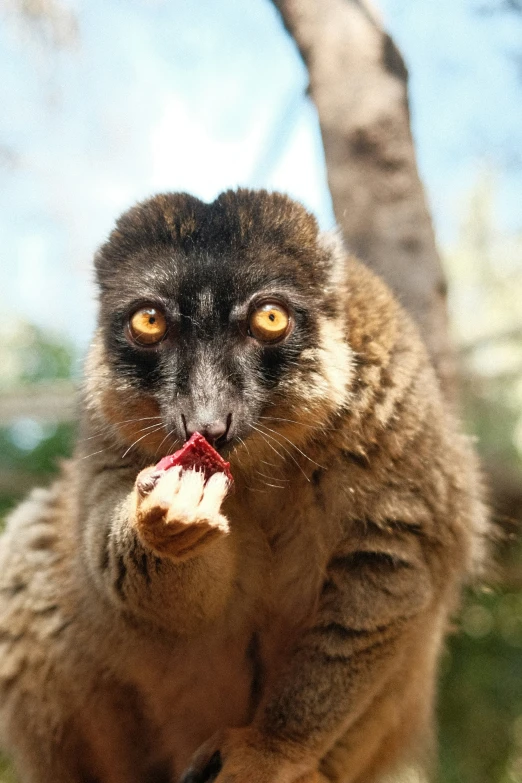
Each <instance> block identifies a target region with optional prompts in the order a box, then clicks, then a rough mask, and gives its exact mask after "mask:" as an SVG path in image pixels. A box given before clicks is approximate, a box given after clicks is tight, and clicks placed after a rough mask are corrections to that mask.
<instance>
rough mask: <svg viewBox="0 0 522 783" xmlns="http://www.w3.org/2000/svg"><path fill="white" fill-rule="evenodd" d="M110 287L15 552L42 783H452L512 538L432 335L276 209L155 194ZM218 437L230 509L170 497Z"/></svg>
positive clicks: (16, 681)
mask: <svg viewBox="0 0 522 783" xmlns="http://www.w3.org/2000/svg"><path fill="white" fill-rule="evenodd" d="M95 266H96V274H97V281H98V285H99V292H100V300H99V305H100V310H99V323H98V328H97V330H96V334H95V337H94V340H93V342H92V345H91V348H90V352H89V356H88V359H87V363H86V370H85V381H84V385H83V388H82V393H81V426H80V436H79V440H78V445H77V447H76V451H75V453H74V456H73V458H72V459H71V460H70V461H69V462H68V463H66V464H65V465H64V467H63V470H62V474H61V477H60V478H59V479H58V480H57V482H56V483H55V484H54V485H53V486H52V487H51V488H50V489H49V490H45V491H44V490H37V491H35V492H33V493H32V495H31V496H30V497H29V499H28V500H27V501H26V502H25V503H23V504H22V505H21V506H20V507H19V508H18V509H17V510H15V511H14V513H13V514H12V515H11V517H10V519H9V520H8V524H7V529H6V532H5V533H4V535H3V537H2V539H1V545H0V736H1V738H2V745H3V747H4V748H6V749H7V750H8V752H9V753H10V754H11V755H12V756H13V758H14V761H15V764H16V767H17V769H18V773H19V775H20V780H21V781H22V783H174V782H175V781H179V780H182V781H184V783H204V781H209V780H216V781H217V783H294V782H295V783H297V781H299V783H320V781H337V782H338V783H377V781H384V780H386V781H394V783H403V782H404V781H406V780H408V781H410V780H415V781H417V780H425V779H428V777H429V774H430V773H429V772H428V770H429V766H430V764H431V760H432V755H433V744H434V740H433V703H434V686H435V679H436V671H437V659H438V657H439V653H440V651H441V645H442V641H443V638H444V634H445V631H446V628H447V625H448V618H449V615H450V613H451V612H452V611H453V610H454V609H455V606H456V604H457V601H458V595H459V591H460V588H461V585H462V583H463V581H464V580H466V579H467V578H468V577H469V576H470V574H472V573H473V572H474V571H476V569H477V568H480V564H481V561H482V559H483V557H484V555H483V552H484V548H485V547H484V541H485V539H486V538H487V532H488V522H487V515H486V512H485V508H484V505H483V502H482V489H481V482H480V478H479V475H478V471H477V467H476V461H475V457H474V454H473V451H472V450H471V449H470V446H469V444H468V441H467V439H466V438H465V437H464V436H463V435H462V434H461V432H460V429H459V426H458V424H456V423H455V421H454V418H453V416H452V415H451V413H450V412H449V411H448V409H447V407H446V406H445V404H444V402H443V399H442V397H441V394H440V392H439V389H438V386H437V382H436V379H435V376H434V372H433V370H432V368H431V366H430V363H429V361H428V359H427V356H426V352H425V350H424V348H423V346H422V344H421V341H420V339H419V337H418V335H417V332H416V329H415V328H414V326H413V325H412V323H411V322H410V319H409V318H408V316H407V315H406V314H405V312H404V311H403V310H402V309H401V307H400V306H399V305H398V304H397V302H396V301H395V299H394V298H393V296H392V295H391V294H390V292H389V291H388V289H387V288H386V286H385V285H384V284H383V283H382V282H381V281H380V280H379V279H378V278H376V277H375V276H374V275H373V274H372V273H371V272H370V271H368V269H366V268H365V267H364V266H363V265H362V264H361V263H359V262H358V261H357V260H355V259H354V258H351V257H350V256H349V255H348V254H347V253H346V252H345V251H344V250H343V248H342V246H341V244H340V242H339V240H338V239H336V237H335V235H331V234H323V233H321V232H319V231H318V226H317V223H316V220H315V219H314V217H313V216H311V215H310V214H309V213H308V212H307V211H306V210H305V209H304V208H303V207H302V206H300V205H299V204H297V203H295V202H293V201H291V200H290V199H289V198H287V197H286V196H283V195H280V194H277V193H267V192H265V191H258V192H256V191H249V190H238V191H228V192H226V193H223V194H222V195H221V196H219V198H217V199H216V200H215V201H214V202H213V203H211V204H205V203H203V202H201V201H199V200H198V199H196V198H193V197H191V196H189V195H186V194H166V195H159V196H156V197H155V198H152V199H150V200H149V201H145V202H144V203H142V204H139V205H138V206H135V207H133V208H132V209H130V210H129V211H128V212H127V213H125V214H124V215H123V216H122V217H121V218H120V219H119V220H118V222H117V225H116V228H115V229H114V231H113V232H112V234H111V235H110V238H109V240H108V241H107V242H106V244H104V245H103V247H102V248H101V250H100V251H99V252H98V254H97V256H96V259H95ZM195 431H199V432H201V433H202V434H203V435H204V436H205V437H206V438H207V439H208V440H209V441H210V442H211V443H212V444H213V445H214V446H215V448H216V449H217V450H218V451H219V452H220V453H221V454H223V456H224V457H225V458H226V459H227V460H230V463H231V470H232V474H233V477H234V484H233V486H231V487H230V486H229V485H228V481H227V479H226V478H225V476H224V474H223V473H217V474H216V475H215V476H213V477H212V478H210V479H209V480H208V481H207V482H206V483H204V480H203V477H202V474H201V473H199V472H198V471H194V470H185V471H180V470H179V469H173V470H169V471H166V472H165V473H163V474H162V476H161V477H160V478H159V480H158V481H157V482H156V483H155V484H154V482H153V481H150V480H149V479H150V476H151V466H152V465H154V464H155V463H157V462H158V460H159V459H160V457H164V456H165V455H167V454H170V453H172V452H173V451H174V450H175V449H177V448H179V447H180V445H181V444H182V443H183V442H185V441H186V440H187V438H188V437H189V436H190V435H191V433H193V432H195Z"/></svg>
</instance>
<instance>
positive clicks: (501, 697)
mask: <svg viewBox="0 0 522 783" xmlns="http://www.w3.org/2000/svg"><path fill="white" fill-rule="evenodd" d="M521 661H522V592H520V591H506V590H503V591H498V592H487V593H484V594H482V595H478V594H470V595H469V596H468V599H467V602H466V604H465V606H464V608H463V610H462V613H461V629H460V632H459V633H457V634H455V635H454V636H452V637H451V638H450V639H449V642H448V647H447V653H446V657H445V659H444V661H443V671H444V674H443V677H442V683H441V695H440V707H439V714H440V721H439V723H440V757H441V774H440V781H441V783H522V676H521V674H522V669H521Z"/></svg>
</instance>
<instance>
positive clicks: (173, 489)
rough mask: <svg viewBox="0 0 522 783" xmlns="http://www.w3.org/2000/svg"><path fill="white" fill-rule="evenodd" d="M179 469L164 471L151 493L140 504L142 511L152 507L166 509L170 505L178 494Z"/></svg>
mask: <svg viewBox="0 0 522 783" xmlns="http://www.w3.org/2000/svg"><path fill="white" fill-rule="evenodd" d="M180 476H181V468H178V467H176V468H171V469H170V470H166V471H164V473H162V474H161V475H160V477H159V479H158V481H157V483H156V486H155V487H154V489H153V490H152V492H151V493H150V494H149V495H148V496H146V497H145V498H144V500H143V503H142V509H144V510H146V509H147V508H152V507H154V506H156V507H159V508H162V509H168V508H169V507H170V505H171V504H172V501H173V499H174V497H175V496H176V495H177V494H178V492H179V487H180V483H181V481H180ZM145 478H146V477H145Z"/></svg>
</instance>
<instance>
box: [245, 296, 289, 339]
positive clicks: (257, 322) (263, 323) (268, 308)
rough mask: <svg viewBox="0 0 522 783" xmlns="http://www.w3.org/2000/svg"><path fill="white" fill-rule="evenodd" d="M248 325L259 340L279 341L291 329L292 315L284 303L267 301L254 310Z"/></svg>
mask: <svg viewBox="0 0 522 783" xmlns="http://www.w3.org/2000/svg"><path fill="white" fill-rule="evenodd" d="M248 326H249V328H250V333H251V334H252V336H253V337H256V338H257V339H258V340H262V341H263V342H265V343H273V342H277V340H281V339H282V338H283V337H286V335H287V334H288V332H289V331H290V315H289V313H288V311H287V310H285V308H284V307H283V306H282V305H280V304H276V303H275V302H266V303H265V304H262V305H260V306H259V307H257V308H256V309H255V310H254V311H253V312H252V314H251V315H250V318H249V321H248Z"/></svg>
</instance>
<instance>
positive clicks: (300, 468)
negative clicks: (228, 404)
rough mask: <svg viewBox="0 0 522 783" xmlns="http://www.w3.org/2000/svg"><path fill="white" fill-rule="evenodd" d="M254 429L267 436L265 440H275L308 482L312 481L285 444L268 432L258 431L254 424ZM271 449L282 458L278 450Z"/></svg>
mask: <svg viewBox="0 0 522 783" xmlns="http://www.w3.org/2000/svg"><path fill="white" fill-rule="evenodd" d="M252 427H253V428H254V429H255V430H256V432H259V434H260V435H264V436H265V438H270V440H273V441H275V442H276V443H277V445H278V446H281V448H282V449H283V451H285V452H286V453H287V454H288V456H289V457H290V459H291V460H292V462H294V463H295V464H296V465H297V467H298V468H299V470H300V471H301V473H302V474H303V476H304V477H305V479H306V480H307V481H310V479H309V478H308V476H307V475H306V473H305V472H304V470H303V468H302V467H301V465H300V464H299V462H298V461H297V460H296V458H295V457H294V455H293V454H292V453H291V452H290V451H289V450H288V449H287V448H285V446H283V444H282V443H280V442H279V441H278V440H276V438H274V437H273V436H271V435H268V434H267V433H266V432H263V431H262V430H260V429H258V428H257V427H256V426H255V425H254V424H253V425H252ZM266 443H267V446H270V444H269V443H268V441H266ZM292 445H293V444H292ZM271 449H272V451H275V453H276V454H277V456H278V457H280V456H281V454H280V453H279V452H278V451H277V450H276V449H275V448H274V447H273V446H271Z"/></svg>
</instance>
